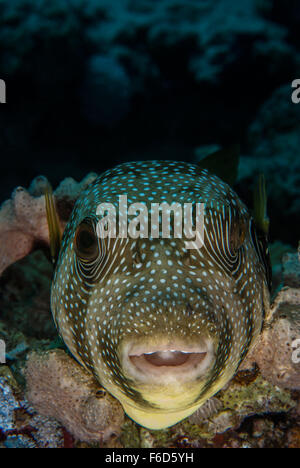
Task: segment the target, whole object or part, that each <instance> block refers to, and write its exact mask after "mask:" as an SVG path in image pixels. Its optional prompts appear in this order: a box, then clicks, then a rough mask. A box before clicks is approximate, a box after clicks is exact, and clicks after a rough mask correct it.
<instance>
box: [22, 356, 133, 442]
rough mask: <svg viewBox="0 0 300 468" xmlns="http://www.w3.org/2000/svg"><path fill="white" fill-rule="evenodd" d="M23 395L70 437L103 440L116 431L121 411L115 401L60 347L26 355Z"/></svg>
mask: <svg viewBox="0 0 300 468" xmlns="http://www.w3.org/2000/svg"><path fill="white" fill-rule="evenodd" d="M25 375H26V381H27V398H28V401H29V402H30V403H31V404H32V405H33V406H34V408H35V409H36V410H37V411H38V412H39V413H41V414H43V415H46V416H51V417H53V418H55V419H56V420H58V421H59V422H60V423H61V424H62V425H63V426H64V427H65V428H66V429H67V430H68V431H69V432H70V433H71V434H72V435H73V436H74V437H75V439H79V440H81V441H85V442H106V441H108V439H109V438H110V437H113V436H115V435H116V434H119V432H120V426H121V425H122V424H123V420H124V413H123V409H122V407H121V405H120V404H119V402H118V401H117V400H115V399H114V398H113V397H111V396H110V395H109V394H108V393H106V391H105V390H104V389H102V388H101V387H99V384H97V382H96V380H95V379H94V377H93V376H92V375H91V374H90V373H88V372H87V371H86V370H84V369H83V368H82V367H81V366H80V365H79V364H77V363H76V362H75V361H74V359H72V358H71V357H69V356H68V355H67V354H66V353H65V352H64V351H62V350H53V351H49V352H45V353H43V354H42V353H40V354H39V353H36V352H33V353H31V354H30V355H29V357H28V360H27V366H26V370H25Z"/></svg>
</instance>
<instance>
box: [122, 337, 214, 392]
mask: <svg viewBox="0 0 300 468" xmlns="http://www.w3.org/2000/svg"><path fill="white" fill-rule="evenodd" d="M170 351H172V352H174V351H176V352H180V353H181V354H182V355H184V354H186V355H187V359H184V356H183V357H182V358H180V359H179V364H168V365H164V364H161V363H160V364H155V365H154V364H153V363H152V362H151V359H150V360H148V359H147V357H148V356H149V355H151V354H154V353H157V354H160V353H163V352H170ZM214 358H215V351H214V344H213V340H212V339H209V338H205V339H202V340H201V343H199V344H198V343H194V344H186V343H182V342H165V343H160V344H157V345H153V344H151V343H149V344H147V343H146V344H141V343H128V344H127V345H125V346H124V348H123V351H122V353H121V360H122V366H123V369H124V371H125V373H126V374H127V375H128V376H129V377H130V378H133V379H134V380H136V381H137V382H140V383H145V384H147V383H151V384H154V385H157V384H158V383H157V381H158V377H159V385H167V384H168V383H170V382H174V381H177V382H180V381H181V382H186V381H193V380H196V379H197V378H199V377H201V376H202V375H203V374H204V373H205V372H206V371H207V369H208V368H209V367H210V366H211V363H212V362H213V360H214Z"/></svg>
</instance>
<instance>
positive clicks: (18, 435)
mask: <svg viewBox="0 0 300 468" xmlns="http://www.w3.org/2000/svg"><path fill="white" fill-rule="evenodd" d="M23 393H24V392H23V391H22V389H21V387H20V385H19V384H18V383H17V381H16V379H15V377H14V375H13V374H12V372H11V370H10V369H9V367H8V366H1V367H0V447H1V448H3V447H5V448H33V447H39V448H60V447H63V446H64V433H63V429H62V427H61V426H60V425H59V424H58V422H57V421H55V420H54V419H51V418H47V417H44V416H41V415H39V414H37V413H36V412H35V411H34V410H33V409H32V408H30V407H29V406H28V403H27V402H26V400H25V399H24V396H23Z"/></svg>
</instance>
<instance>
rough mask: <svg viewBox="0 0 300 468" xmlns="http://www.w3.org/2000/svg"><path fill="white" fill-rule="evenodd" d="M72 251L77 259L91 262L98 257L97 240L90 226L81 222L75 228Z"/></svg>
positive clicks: (85, 222) (86, 222)
mask: <svg viewBox="0 0 300 468" xmlns="http://www.w3.org/2000/svg"><path fill="white" fill-rule="evenodd" d="M74 249H75V252H76V255H77V257H79V258H80V259H82V260H88V261H92V260H94V259H95V258H96V257H97V255H98V240H97V236H96V233H95V231H94V228H93V226H92V224H91V223H90V222H88V221H86V220H85V221H83V222H82V223H81V224H80V225H79V226H78V228H77V230H76V233H75V239H74Z"/></svg>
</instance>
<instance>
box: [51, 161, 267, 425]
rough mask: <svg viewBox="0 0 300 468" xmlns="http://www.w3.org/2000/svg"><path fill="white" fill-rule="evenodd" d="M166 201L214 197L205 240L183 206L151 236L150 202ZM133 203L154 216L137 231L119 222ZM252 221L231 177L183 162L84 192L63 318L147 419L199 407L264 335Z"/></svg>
mask: <svg viewBox="0 0 300 468" xmlns="http://www.w3.org/2000/svg"><path fill="white" fill-rule="evenodd" d="M125 194H126V197H127V199H126V201H127V208H126V210H127V211H126V210H125V207H124V206H122V207H120V198H119V197H120V195H123V196H125ZM108 201H109V202H110V203H111V204H112V205H113V206H115V213H116V218H115V220H116V224H118V226H119V232H118V233H116V232H115V233H114V234H116V235H106V236H103V235H100V234H99V233H100V232H102V233H103V231H101V229H100V228H101V226H102V227H103V224H101V222H102V221H103V219H104V217H105V216H106V213H107V210H104V211H103V212H102V214H99V213H100V211H99V205H102V204H103V203H107V202H108ZM162 201H163V202H166V203H168V204H169V206H171V204H172V203H173V202H176V203H177V202H179V203H180V204H181V205H184V204H185V203H186V204H189V203H191V204H193V203H194V202H195V201H196V202H201V203H203V204H204V205H203V214H204V218H203V222H204V226H203V245H202V246H201V248H195V245H192V246H191V245H190V244H189V246H187V235H185V234H183V235H182V236H181V237H180V236H177V233H176V229H175V221H176V220H175V215H174V217H173V221H174V222H173V228H172V229H170V232H168V234H169V236H167V237H161V236H160V235H159V236H158V237H153V236H152V235H151V231H150V224H151V223H150V221H153V220H152V218H151V213H152V211H151V210H153V205H151V203H161V202H162ZM132 203H142V204H144V206H145V207H146V208H147V212H146V211H143V209H142V207H141V206H140V212H142V215H141V216H140V218H139V223H137V222H136V220H135V221H134V217H133V218H132V219H131V221H132V223H133V224H132V225H131V228H132V227H133V226H135V227H136V226H137V224H139V228H140V226H141V224H142V222H141V221H142V220H144V222H145V224H144V231H143V233H142V235H141V232H140V231H141V229H139V235H138V236H137V235H134V232H135V234H136V231H134V229H132V232H131V234H132V235H129V233H128V232H127V235H126V234H124V232H125V231H124V230H122V228H121V221H122V222H124V225H125V224H126V226H127V227H128V223H129V218H127V219H125V220H124V219H122V220H121V215H122V210H125V211H126V213H127V215H128V205H129V204H132ZM104 208H107V205H105V206H104ZM125 211H124V213H125ZM140 214H141V213H140ZM181 215H182V212H181ZM195 216H196V215H195ZM111 219H112V218H111ZM160 221H161V217H160V218H159V222H160ZM191 222H192V224H193V226H194V227H195V226H196V219H195V217H194V218H193V216H192V217H191ZM110 227H112V231H114V227H115V226H113V222H112V225H111V226H110ZM123 227H124V226H123ZM147 227H148V231H147ZM254 229H255V228H254V226H253V222H252V218H251V216H250V214H249V212H248V210H247V208H246V207H245V206H244V204H243V203H242V202H241V201H240V200H239V198H238V197H237V195H236V194H235V193H234V192H233V191H232V189H230V187H229V186H228V185H227V184H225V183H223V182H222V181H221V180H220V179H219V178H218V177H216V176H213V175H210V174H209V173H208V172H207V171H206V170H199V168H197V167H196V166H193V165H188V164H185V163H177V162H176V163H171V162H170V163H167V162H163V163H161V162H157V163H155V162H153V161H152V162H148V163H146V162H145V163H130V164H129V163H127V164H123V165H121V166H119V167H117V168H116V169H113V170H111V171H109V172H107V173H104V175H103V176H100V177H99V178H98V179H97V180H96V181H95V182H93V183H92V184H91V186H89V187H88V188H87V189H86V190H85V191H84V192H83V193H82V194H81V196H80V197H79V199H78V200H77V202H76V205H75V207H74V210H73V213H72V215H71V219H70V221H69V223H68V225H67V227H66V230H65V232H64V235H63V240H62V248H61V251H60V256H59V259H58V263H57V267H56V272H55V277H54V281H53V285H52V294H51V305H52V312H53V316H54V320H55V322H56V325H57V327H58V330H59V332H60V334H61V336H62V338H63V339H64V341H65V343H66V345H67V346H68V348H69V350H70V351H71V353H72V354H73V355H74V357H75V358H76V359H77V360H78V361H79V362H80V363H81V364H82V365H84V366H85V367H86V368H87V369H88V370H89V371H91V372H92V373H93V374H94V375H95V377H96V378H97V379H98V381H99V382H100V383H101V385H102V386H104V387H105V388H106V389H107V390H108V391H109V392H110V393H111V394H112V395H114V396H115V397H116V398H117V399H118V400H119V401H120V402H121V404H122V405H123V407H124V409H125V411H126V413H127V414H128V415H129V416H130V417H132V419H134V420H135V421H137V422H138V423H139V424H141V425H142V426H145V427H148V428H152V429H160V428H163V427H167V426H170V425H172V424H175V423H176V422H178V421H180V420H181V419H183V418H184V417H187V416H188V415H190V414H192V413H193V412H194V411H195V410H196V409H197V408H198V407H199V406H201V405H202V404H203V403H204V402H205V401H206V400H207V399H208V398H210V397H211V396H213V395H214V394H215V393H216V392H217V391H218V390H219V389H221V388H222V387H223V386H224V385H225V384H226V383H227V382H228V381H229V380H230V378H231V377H232V376H233V375H234V373H235V371H236V370H237V368H238V366H239V364H240V362H241V361H242V360H243V358H244V357H245V355H246V353H247V351H248V349H249V348H250V346H251V345H252V344H253V343H254V342H255V339H256V337H257V336H258V334H259V332H260V330H261V327H262V323H263V317H264V313H265V308H266V306H267V304H268V292H267V281H266V273H265V265H264V263H263V262H262V260H261V256H260V255H259V252H258V247H257V245H256V244H255V242H254V240H253V239H254V234H255V231H254ZM120 230H121V231H122V232H123V237H122V236H120ZM112 231H110V234H111V232H112ZM146 231H147V232H146ZM195 232H196V231H195ZM160 234H161V232H160Z"/></svg>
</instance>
